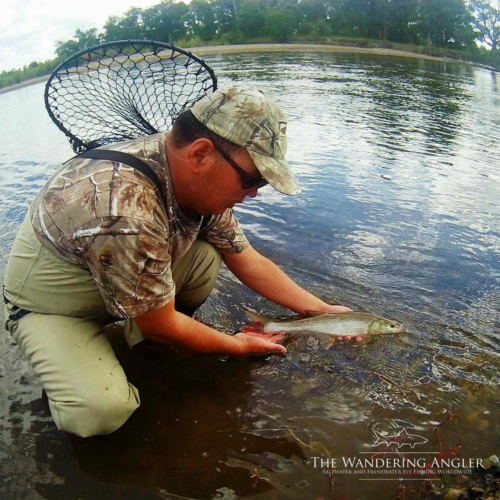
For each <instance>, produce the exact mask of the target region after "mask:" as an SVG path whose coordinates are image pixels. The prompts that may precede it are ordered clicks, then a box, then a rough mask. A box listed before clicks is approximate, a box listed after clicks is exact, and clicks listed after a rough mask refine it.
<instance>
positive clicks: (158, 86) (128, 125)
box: [45, 40, 217, 153]
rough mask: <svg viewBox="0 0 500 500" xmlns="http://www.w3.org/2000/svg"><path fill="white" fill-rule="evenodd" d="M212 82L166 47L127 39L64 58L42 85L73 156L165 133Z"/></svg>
mask: <svg viewBox="0 0 500 500" xmlns="http://www.w3.org/2000/svg"><path fill="white" fill-rule="evenodd" d="M216 89H217V78H216V77H215V74H214V72H213V71H212V69H211V68H210V67H209V66H208V65H207V64H206V63H205V62H204V61H203V60H202V59H200V58H198V57H196V56H195V55H194V54H191V53H190V52H188V51H185V50H183V49H181V48H178V47H175V46H173V45H171V44H167V43H162V42H152V41H138V40H126V41H120V42H111V43H106V44H102V45H97V46H95V47H90V48H88V49H85V50H83V51H81V52H78V53H77V54H75V55H73V56H71V57H70V58H68V59H66V61H64V62H63V63H62V64H60V65H59V66H58V67H57V68H56V69H55V70H54V72H53V73H52V75H51V76H50V78H49V81H48V82H47V85H46V87H45V107H46V108H47V111H48V113H49V115H50V117H51V118H52V120H53V121H54V122H55V124H56V125H57V126H58V127H59V129H61V130H62V131H63V132H64V133H65V134H66V136H67V137H68V139H69V141H70V143H71V147H72V148H73V150H74V151H75V152H76V153H82V152H84V151H87V150H90V149H94V148H96V147H99V146H103V145H105V144H110V143H113V142H120V141H125V140H128V139H135V138H138V137H141V136H144V135H149V134H154V133H157V132H162V131H165V130H168V129H169V128H170V126H171V124H172V122H173V120H174V119H175V118H176V117H177V116H178V115H179V114H180V113H181V112H182V111H184V110H186V109H189V108H190V107H191V106H192V105H193V103H195V102H196V101H197V100H199V99H200V98H201V97H203V96H204V95H205V94H207V93H210V92H213V91H214V90H216Z"/></svg>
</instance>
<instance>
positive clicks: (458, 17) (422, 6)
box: [417, 0, 474, 49]
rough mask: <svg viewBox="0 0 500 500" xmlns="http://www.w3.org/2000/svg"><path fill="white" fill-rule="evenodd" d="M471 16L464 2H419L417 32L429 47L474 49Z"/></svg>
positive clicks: (442, 0) (443, 0) (427, 0)
mask: <svg viewBox="0 0 500 500" xmlns="http://www.w3.org/2000/svg"><path fill="white" fill-rule="evenodd" d="M471 21H472V18H471V14H470V12H469V11H468V9H467V7H466V5H465V3H464V2H463V0H439V1H436V0H419V21H418V27H417V32H418V36H419V37H420V39H421V41H422V42H424V43H426V44H427V45H434V46H436V47H450V48H452V47H453V48H457V49H460V48H464V47H467V48H472V45H473V40H474V33H473V30H472V25H471Z"/></svg>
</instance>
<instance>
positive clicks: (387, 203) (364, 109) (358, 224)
mask: <svg viewBox="0 0 500 500" xmlns="http://www.w3.org/2000/svg"><path fill="white" fill-rule="evenodd" d="M209 62H210V63H211V64H212V65H213V67H214V69H215V70H216V73H217V75H218V77H219V80H220V82H221V83H222V84H223V83H227V82H229V81H238V82H251V83H255V82H257V84H258V86H259V87H260V88H262V89H263V90H266V91H268V92H269V93H270V94H272V95H273V96H275V97H276V98H277V100H278V101H279V102H280V103H281V104H282V105H283V107H284V108H285V109H286V110H287V114H288V115H289V118H290V123H289V128H288V131H289V136H290V138H289V158H290V161H291V163H292V165H293V166H294V169H295V170H296V172H297V175H298V177H299V180H300V182H301V184H302V185H303V187H304V193H303V195H302V196H300V197H297V198H291V197H285V196H282V195H280V194H278V193H277V192H275V191H273V190H271V189H270V188H265V189H264V190H263V191H262V194H261V195H260V196H259V198H258V199H256V200H250V201H249V202H248V203H247V204H245V205H244V206H242V207H241V208H238V216H239V218H240V220H241V221H242V224H243V226H244V228H245V231H246V233H247V234H248V236H249V238H250V239H251V241H252V244H253V245H254V246H255V247H256V248H257V249H259V250H261V251H262V252H263V253H265V254H266V255H268V256H270V257H271V258H273V259H274V260H275V261H276V262H277V263H278V264H280V265H281V266H283V268H284V269H285V270H286V271H287V272H288V273H289V274H290V275H292V276H293V277H294V278H295V279H296V280H297V281H299V282H300V283H301V284H303V285H304V286H305V287H306V288H308V289H309V290H311V291H312V292H313V293H315V294H317V295H319V296H321V297H323V298H324V299H326V300H329V301H331V302H341V303H344V304H346V305H349V306H351V307H353V308H355V309H363V310H369V311H372V312H376V313H378V314H380V315H384V316H388V317H395V318H397V319H398V320H400V321H403V322H404V323H405V325H406V327H407V333H406V334H404V335H400V336H380V337H377V338H375V339H373V340H372V341H371V342H367V343H362V344H359V345H349V344H344V343H338V342H337V343H335V344H333V345H332V346H331V347H330V348H329V347H328V342H326V341H325V339H322V338H319V337H318V338H315V337H313V336H305V337H297V338H290V339H288V342H289V345H288V349H289V354H288V355H287V357H286V358H281V357H269V358H264V359H261V358H249V359H244V360H221V359H219V358H217V357H215V358H209V357H194V358H188V359H186V358H182V357H176V356H172V355H171V353H170V354H168V355H167V354H165V353H163V354H158V353H156V354H154V353H153V354H151V353H150V356H146V355H145V354H144V353H143V355H135V356H131V353H130V352H129V351H127V350H126V349H124V346H123V344H120V342H119V341H117V344H116V348H117V350H118V352H119V354H120V356H121V358H122V360H123V363H124V365H125V369H126V372H127V373H128V375H129V377H130V379H131V380H132V381H133V383H134V384H136V385H137V386H138V387H139V389H140V391H141V398H142V407H141V409H140V411H139V412H137V413H136V414H134V415H133V417H132V418H131V420H130V422H129V423H128V424H127V426H125V427H124V428H123V429H121V430H120V431H119V432H117V433H116V434H114V435H112V436H109V437H106V438H96V439H90V440H86V441H84V440H78V439H76V438H69V437H68V436H66V435H64V434H61V433H59V432H57V431H56V430H55V428H54V425H53V423H52V422H51V420H50V418H49V417H48V414H47V411H46V409H45V407H44V405H43V403H42V401H41V400H40V393H41V389H40V387H39V386H38V385H37V382H36V380H34V378H33V376H32V375H31V371H30V369H29V367H28V366H27V364H26V362H25V361H24V360H23V358H22V355H21V353H20V352H19V350H18V349H17V348H16V347H15V346H12V345H11V341H10V339H9V338H8V337H7V336H2V337H0V342H1V346H0V347H2V349H1V352H2V353H3V354H2V357H1V359H2V361H1V363H0V370H1V371H0V375H1V382H0V389H1V390H2V393H3V394H4V396H5V397H4V398H2V405H1V406H0V421H1V422H2V434H1V439H0V441H1V442H0V460H2V474H4V477H7V478H8V480H7V481H4V482H2V483H0V494H2V495H3V497H5V498H19V497H23V498H24V497H25V498H31V497H32V498H38V497H37V496H36V495H38V494H40V495H42V496H43V497H44V498H54V499H55V498H61V499H62V498H67V492H68V491H69V489H71V490H72V491H78V492H80V495H81V497H82V498H85V497H92V498H96V499H100V498H103V499H104V498H109V497H120V498H137V497H140V498H164V497H167V496H168V494H176V495H181V496H186V495H187V496H191V497H195V498H210V497H211V496H212V495H214V494H215V492H216V491H217V490H219V491H220V492H221V494H224V493H225V494H226V495H230V494H231V490H232V491H235V492H236V493H237V494H238V495H241V496H245V495H246V496H251V495H254V496H258V497H259V498H313V497H320V496H323V497H330V498H340V497H341V496H342V495H344V496H346V497H348V498H351V497H356V498H363V499H375V500H376V499H378V498H380V499H387V498H395V497H396V489H397V486H394V487H392V485H389V486H388V488H387V489H384V490H383V491H382V490H380V488H378V485H377V484H376V483H375V485H374V484H370V483H369V482H366V483H362V482H360V481H358V480H357V478H353V477H342V478H336V479H335V481H334V482H333V483H332V482H331V481H330V480H329V479H328V478H327V477H325V476H324V475H323V474H322V471H321V469H318V468H314V467H313V465H312V457H314V456H318V454H319V455H325V456H330V457H341V456H343V455H349V454H350V455H356V454H359V453H360V452H361V451H366V450H370V449H371V445H372V443H373V431H374V430H379V431H384V432H390V431H391V429H395V428H397V427H398V426H401V425H402V424H401V423H402V422H404V425H405V426H408V428H411V429H414V431H413V432H415V433H417V434H419V435H422V436H424V437H426V438H427V439H428V440H429V448H428V451H429V452H435V451H436V446H437V445H436V441H435V437H434V434H433V426H435V425H436V424H438V423H440V422H442V421H443V419H444V418H445V417H446V415H447V412H448V411H449V410H452V411H453V412H454V413H456V414H458V415H459V418H458V419H456V420H454V421H453V422H451V421H450V422H448V423H447V424H446V425H444V426H443V427H442V431H441V438H442V439H443V442H444V443H445V444H447V445H449V446H452V445H456V444H457V443H458V442H459V443H460V445H461V450H460V453H461V456H463V457H464V458H470V457H472V456H474V457H476V456H479V457H484V456H489V455H491V454H492V453H498V451H499V448H500V438H499V437H500V432H499V431H500V429H499V425H500V424H498V422H500V419H499V416H500V408H499V402H498V396H497V392H498V385H499V383H500V378H499V375H498V367H499V361H500V359H499V357H500V339H499V337H498V331H499V328H500V280H499V277H500V268H499V264H498V262H499V254H500V223H499V220H500V218H499V216H500V208H499V201H498V200H499V197H498V193H499V192H500V176H499V174H498V172H497V168H496V167H497V166H498V164H499V163H500V148H499V139H498V134H496V131H497V130H498V126H499V120H500V118H499V117H500V108H499V107H500V101H499V97H498V95H499V94H498V89H499V87H498V85H499V84H498V78H497V77H496V76H495V74H492V73H491V72H490V71H487V70H479V69H473V68H471V67H469V66H460V65H455V64H448V63H434V62H429V61H424V60H404V59H392V58H391V59H385V58H381V57H368V56H364V55H359V54H342V55H338V54H325V53H322V54H314V53H303V54H291V53H288V54H282V55H280V54H260V55H259V54H257V55H248V54H246V55H235V56H225V57H214V58H212V59H211V60H209ZM492 75H493V76H492ZM40 90H41V86H34V87H29V88H26V89H23V90H22V91H19V93H18V92H14V93H11V94H4V95H1V96H0V103H2V104H3V109H4V110H5V114H4V118H3V120H2V121H0V132H1V134H0V135H1V136H2V151H1V153H0V161H1V162H2V163H3V165H2V167H3V168H2V173H1V174H0V175H1V176H2V177H1V178H0V193H1V196H2V206H1V207H0V221H1V227H2V246H1V247H0V248H1V250H2V251H1V253H0V255H1V260H0V264H1V265H0V269H1V271H2V273H3V270H4V267H5V262H6V258H7V253H8V248H9V247H10V244H11V242H12V240H13V237H14V234H15V231H16V229H17V227H18V226H19V224H20V222H21V220H22V217H23V215H24V212H25V210H26V209H27V207H28V205H29V203H30V201H31V199H32V198H33V196H34V194H35V193H36V192H37V191H38V189H39V188H40V186H41V185H42V184H43V182H44V181H45V179H46V178H47V177H48V176H49V175H50V173H51V172H52V171H53V169H54V168H56V166H57V164H58V163H59V162H61V161H64V160H66V159H67V158H68V157H70V156H71V151H70V150H69V146H68V145H67V144H66V143H65V142H64V141H65V139H64V137H62V134H60V132H59V131H58V130H57V129H56V128H55V127H54V126H52V125H51V124H50V122H49V119H48V117H46V115H45V110H44V109H43V102H42V101H41V97H40V95H41V92H40ZM25 105H26V107H25ZM27 116H29V117H30V120H26V117H27ZM47 145H50V147H48V146H47ZM243 308H253V309H256V310H259V311H261V312H263V313H265V314H268V315H270V316H273V315H275V316H277V315H281V314H284V313H286V311H283V310H282V309H281V308H279V307H277V306H273V305H272V304H269V303H267V302H266V301H264V300H262V299H260V298H259V297H257V296H255V295H254V294H252V293H250V292H248V291H247V290H246V289H244V288H243V287H242V286H241V285H240V284H239V283H237V282H236V281H235V280H234V278H232V277H231V275H230V274H229V273H228V271H227V270H223V272H222V275H221V279H220V283H219V285H218V287H217V290H216V292H215V293H214V295H213V296H212V297H211V298H210V300H209V301H208V302H207V304H206V306H205V307H204V308H203V310H202V313H201V317H202V320H203V321H205V322H207V323H209V324H213V325H215V326H218V327H219V328H221V329H226V330H237V329H238V327H239V326H241V325H242V324H244V323H245V322H246V317H245V314H244V311H243ZM36 492H38V493H36ZM167 492H168V493H167ZM35 493H36V494H35ZM30 495H31V497H30ZM228 498H230V496H228Z"/></svg>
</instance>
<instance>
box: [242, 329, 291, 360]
mask: <svg viewBox="0 0 500 500" xmlns="http://www.w3.org/2000/svg"><path fill="white" fill-rule="evenodd" d="M283 337H284V335H283V334H282V333H258V332H240V333H237V334H236V335H233V339H238V340H239V341H241V353H240V354H242V355H243V354H266V353H274V352H275V353H279V354H286V349H285V347H283V346H282V345H280V344H278V342H279V341H280V340H283Z"/></svg>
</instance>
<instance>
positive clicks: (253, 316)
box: [245, 310, 269, 325]
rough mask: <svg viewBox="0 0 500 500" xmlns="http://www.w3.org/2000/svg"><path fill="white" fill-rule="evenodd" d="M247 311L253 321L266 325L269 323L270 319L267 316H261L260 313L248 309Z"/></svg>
mask: <svg viewBox="0 0 500 500" xmlns="http://www.w3.org/2000/svg"><path fill="white" fill-rule="evenodd" d="M245 313H246V315H247V316H248V318H249V319H250V321H252V323H255V324H257V325H265V324H266V323H269V319H268V318H265V317H264V316H261V315H260V314H257V313H254V312H252V311H247V310H245Z"/></svg>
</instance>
